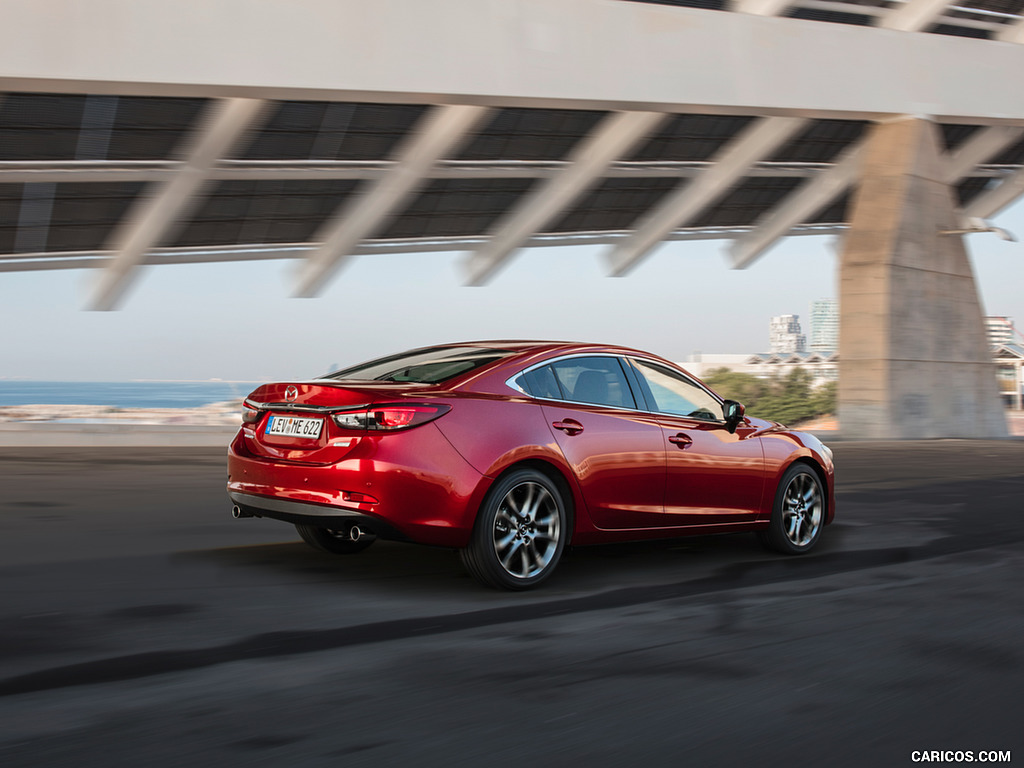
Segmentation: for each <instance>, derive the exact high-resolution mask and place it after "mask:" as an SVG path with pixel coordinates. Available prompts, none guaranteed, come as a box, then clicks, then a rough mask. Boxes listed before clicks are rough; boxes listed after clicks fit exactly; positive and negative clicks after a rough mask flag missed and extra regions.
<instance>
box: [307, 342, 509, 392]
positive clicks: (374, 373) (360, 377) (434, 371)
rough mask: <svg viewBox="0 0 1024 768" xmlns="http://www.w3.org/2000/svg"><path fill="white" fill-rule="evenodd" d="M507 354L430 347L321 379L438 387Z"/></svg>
mask: <svg viewBox="0 0 1024 768" xmlns="http://www.w3.org/2000/svg"><path fill="white" fill-rule="evenodd" d="M510 354H512V351H511V350H508V349H489V348H486V347H431V348H429V349H416V350H413V351H412V352H402V353H401V354H398V355H391V356H390V357H382V358H380V359H379V360H371V361H370V362H368V363H361V364H360V365H356V366H353V367H351V368H345V369H344V370H341V371H336V372H334V373H329V374H327V375H326V376H324V377H323V378H325V379H345V380H347V381H411V382H415V383H418V384H438V383H440V382H442V381H447V380H448V379H452V378H454V377H456V376H458V375H459V374H462V373H466V372H467V371H472V370H474V369H475V368H480V367H481V366H484V365H487V364H488V363H492V362H494V361H495V360H500V359H501V358H503V357H506V356H507V355H510Z"/></svg>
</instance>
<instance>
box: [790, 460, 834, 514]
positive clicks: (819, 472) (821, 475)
mask: <svg viewBox="0 0 1024 768" xmlns="http://www.w3.org/2000/svg"><path fill="white" fill-rule="evenodd" d="M797 464H803V465H805V466H807V467H810V468H811V470H812V471H813V472H814V475H815V476H816V477H817V478H818V482H819V483H821V491H822V493H821V495H822V501H824V503H825V525H828V524H829V523H831V522H832V520H833V518H834V516H835V510H834V509H833V506H834V504H835V501H834V499H833V497H832V494H831V493H830V492H829V490H830V489H829V484H828V475H827V474H826V473H825V468H824V467H823V466H821V464H819V463H818V462H817V461H815V460H814V457H813V456H797V457H796V458H795V459H793V461H791V462H789V463H788V464H787V465H786V466H784V467H783V468H782V472H781V473H780V475H779V476H780V477H781V476H782V475H784V474H786V472H788V471H789V468H790V467H792V466H795V465H797Z"/></svg>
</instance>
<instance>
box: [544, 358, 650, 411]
mask: <svg viewBox="0 0 1024 768" xmlns="http://www.w3.org/2000/svg"><path fill="white" fill-rule="evenodd" d="M551 368H552V369H553V370H554V372H555V376H556V377H557V379H558V383H559V384H560V385H561V387H562V391H563V392H564V393H565V397H566V399H567V400H574V401H576V402H579V403H594V404H595V405H608V406H611V407H612V408H636V401H635V400H633V393H632V392H630V390H629V384H627V383H626V376H625V374H624V373H623V372H622V366H621V365H620V364H619V361H618V359H616V358H614V357H573V358H570V359H568V360H559V361H558V362H555V363H552V364H551Z"/></svg>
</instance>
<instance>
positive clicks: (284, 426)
mask: <svg viewBox="0 0 1024 768" xmlns="http://www.w3.org/2000/svg"><path fill="white" fill-rule="evenodd" d="M323 427H324V420H323V419H304V418H301V417H299V416H271V417H270V419H269V420H268V421H267V429H266V434H268V435H286V436H288V437H309V438H313V439H316V438H318V437H320V430H321V429H323Z"/></svg>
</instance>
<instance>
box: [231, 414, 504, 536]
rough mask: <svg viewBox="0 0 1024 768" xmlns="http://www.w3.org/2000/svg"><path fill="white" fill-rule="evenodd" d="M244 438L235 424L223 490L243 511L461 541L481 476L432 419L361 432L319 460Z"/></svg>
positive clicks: (473, 514) (472, 515)
mask: <svg viewBox="0 0 1024 768" xmlns="http://www.w3.org/2000/svg"><path fill="white" fill-rule="evenodd" d="M250 439H251V438H249V437H247V436H246V435H245V434H244V430H240V431H239V433H238V435H236V436H235V439H234V441H232V443H231V447H230V448H229V450H228V485H227V491H228V495H229V497H230V498H231V500H232V502H233V503H235V504H237V505H238V506H239V507H240V508H241V509H242V510H243V511H245V512H250V513H251V514H253V515H256V516H258V517H268V518H272V519H275V520H282V521H285V522H290V523H298V524H300V525H319V526H322V527H325V528H331V527H341V525H339V523H340V524H346V525H352V524H353V523H355V524H357V525H359V527H360V528H363V527H365V528H366V529H367V530H369V531H371V532H373V533H375V534H376V535H378V536H380V537H382V538H388V539H400V540H408V541H414V542H417V543H420V544H435V545H439V546H448V547H464V546H466V544H468V543H469V537H470V535H471V533H472V530H473V523H474V522H475V519H476V510H477V508H478V506H479V504H480V499H481V498H482V497H483V494H484V493H485V491H486V487H487V485H488V484H489V480H488V478H486V477H485V476H484V475H482V474H481V473H479V472H478V471H477V470H475V469H473V467H471V466H470V465H469V464H468V463H467V462H466V460H465V459H463V458H462V457H461V456H460V455H459V454H458V453H457V452H456V451H455V449H454V448H452V446H451V444H450V443H449V442H448V441H447V439H445V437H444V436H443V435H442V434H441V433H440V432H439V431H438V430H437V428H436V426H435V425H433V424H425V425H423V426H422V427H418V428H415V429H410V430H408V431H406V432H402V433H398V434H393V435H387V436H386V437H377V436H370V437H363V438H361V439H360V440H359V441H358V443H357V444H355V445H354V446H353V448H352V450H350V451H349V452H348V453H347V454H346V455H345V457H344V458H343V459H341V460H340V461H338V462H336V463H334V464H326V465H314V464H300V463H297V462H289V461H283V460H279V459H274V458H270V457H267V456H259V455H257V454H256V453H255V452H254V448H253V446H251V445H250V444H249V440H250ZM356 498H358V499H359V500H358V501H356V500H355V499H356Z"/></svg>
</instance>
